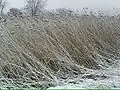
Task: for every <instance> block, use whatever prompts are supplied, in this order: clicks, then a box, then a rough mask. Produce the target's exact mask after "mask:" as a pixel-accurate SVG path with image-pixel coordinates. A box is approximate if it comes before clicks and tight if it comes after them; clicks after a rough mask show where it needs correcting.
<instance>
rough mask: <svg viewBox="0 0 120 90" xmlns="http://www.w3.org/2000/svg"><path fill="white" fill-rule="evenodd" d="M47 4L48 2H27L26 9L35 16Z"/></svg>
mask: <svg viewBox="0 0 120 90" xmlns="http://www.w3.org/2000/svg"><path fill="white" fill-rule="evenodd" d="M46 2H47V0H27V5H26V9H27V10H28V11H29V12H30V14H31V15H32V16H34V15H36V14H37V13H39V12H40V11H41V10H42V9H43V8H44V7H45V5H46Z"/></svg>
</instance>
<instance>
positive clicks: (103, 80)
mask: <svg viewBox="0 0 120 90" xmlns="http://www.w3.org/2000/svg"><path fill="white" fill-rule="evenodd" d="M73 77H74V78H73ZM73 77H69V78H67V79H59V85H57V86H56V87H51V88H49V89H55V88H62V89H64V88H65V89H68V88H69V89H72V88H75V89H77V88H79V89H80V88H120V62H119V63H118V62H116V63H115V64H114V65H112V66H110V67H109V68H107V69H105V70H93V71H92V72H89V73H87V74H84V75H78V76H73Z"/></svg>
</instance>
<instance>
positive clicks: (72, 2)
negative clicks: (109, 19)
mask: <svg viewBox="0 0 120 90" xmlns="http://www.w3.org/2000/svg"><path fill="white" fill-rule="evenodd" d="M8 2H9V7H17V8H20V7H23V6H24V5H25V0H8ZM84 7H88V8H91V9H95V8H99V9H112V8H120V0H48V2H47V6H46V8H47V9H55V8H73V9H81V8H84Z"/></svg>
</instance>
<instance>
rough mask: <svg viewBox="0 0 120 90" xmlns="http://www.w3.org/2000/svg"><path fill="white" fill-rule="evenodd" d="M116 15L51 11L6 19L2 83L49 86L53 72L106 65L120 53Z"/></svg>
mask: <svg viewBox="0 0 120 90" xmlns="http://www.w3.org/2000/svg"><path fill="white" fill-rule="evenodd" d="M50 15H51V16H50ZM119 18H120V17H119V16H115V17H109V16H102V15H101V16H95V15H93V14H91V15H78V14H75V13H72V14H70V16H68V14H67V15H64V14H59V15H58V14H57V15H56V14H55V13H53V14H49V15H46V16H44V17H42V19H41V16H36V17H24V18H13V19H12V20H9V19H8V20H7V23H1V26H0V28H1V29H0V75H1V80H0V81H1V82H5V84H6V85H13V86H22V87H23V86H26V87H30V86H33V87H34V86H36V87H40V86H41V85H43V86H44V85H48V86H51V85H53V84H55V83H56V84H57V81H58V80H57V77H56V76H55V74H57V73H68V74H71V75H72V74H81V73H85V70H86V69H85V68H89V69H100V68H105V67H109V66H110V65H112V64H113V63H114V62H115V61H116V60H119V56H120V54H119V50H120V20H119ZM84 67H85V68H84ZM48 82H50V83H48ZM52 83H53V84H52Z"/></svg>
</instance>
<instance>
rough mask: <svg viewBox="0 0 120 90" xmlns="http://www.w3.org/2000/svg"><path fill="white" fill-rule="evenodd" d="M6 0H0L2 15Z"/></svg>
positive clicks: (0, 13) (0, 14) (0, 12)
mask: <svg viewBox="0 0 120 90" xmlns="http://www.w3.org/2000/svg"><path fill="white" fill-rule="evenodd" d="M6 2H7V1H6V0H0V16H1V17H2V15H3V12H4V9H5V7H6Z"/></svg>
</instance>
